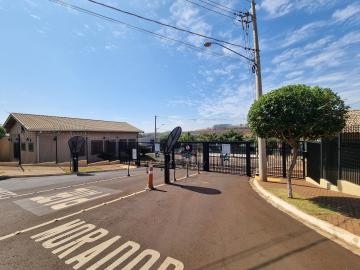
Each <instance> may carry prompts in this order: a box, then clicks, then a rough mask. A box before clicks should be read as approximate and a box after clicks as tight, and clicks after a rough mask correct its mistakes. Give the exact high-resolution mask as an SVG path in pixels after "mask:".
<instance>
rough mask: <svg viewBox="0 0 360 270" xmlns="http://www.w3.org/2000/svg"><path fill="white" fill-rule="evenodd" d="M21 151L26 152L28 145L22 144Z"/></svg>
mask: <svg viewBox="0 0 360 270" xmlns="http://www.w3.org/2000/svg"><path fill="white" fill-rule="evenodd" d="M21 151H26V143H21Z"/></svg>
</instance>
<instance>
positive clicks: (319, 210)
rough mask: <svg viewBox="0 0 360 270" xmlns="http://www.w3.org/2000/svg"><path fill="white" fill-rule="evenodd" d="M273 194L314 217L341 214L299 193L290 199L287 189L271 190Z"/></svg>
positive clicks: (294, 193)
mask: <svg viewBox="0 0 360 270" xmlns="http://www.w3.org/2000/svg"><path fill="white" fill-rule="evenodd" d="M269 191H270V192H271V193H273V194H274V195H276V196H277V197H279V198H280V199H282V200H284V201H286V202H287V203H290V204H292V205H294V206H296V207H297V208H299V209H300V210H302V211H304V212H306V213H308V214H310V215H313V216H322V215H337V214H339V213H338V212H337V211H336V210H335V211H333V210H332V209H329V208H328V207H327V208H324V207H321V206H319V205H318V204H316V203H314V202H312V201H311V200H310V199H307V198H305V197H303V196H301V195H300V194H299V193H296V192H293V196H294V198H293V199H290V198H288V196H287V190H286V189H278V188H271V189H269Z"/></svg>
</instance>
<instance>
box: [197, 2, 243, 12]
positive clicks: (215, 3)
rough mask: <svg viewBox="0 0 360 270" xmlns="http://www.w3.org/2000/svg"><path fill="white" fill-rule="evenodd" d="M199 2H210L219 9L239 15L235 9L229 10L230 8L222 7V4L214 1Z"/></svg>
mask: <svg viewBox="0 0 360 270" xmlns="http://www.w3.org/2000/svg"><path fill="white" fill-rule="evenodd" d="M199 1H201V2H210V3H213V4H214V5H216V6H218V7H219V9H220V8H223V10H228V12H232V13H237V11H236V10H235V9H232V8H229V7H227V6H225V5H222V4H220V3H218V2H216V1H212V0H199ZM209 5H210V4H209Z"/></svg>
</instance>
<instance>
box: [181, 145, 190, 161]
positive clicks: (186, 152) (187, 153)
mask: <svg viewBox="0 0 360 270" xmlns="http://www.w3.org/2000/svg"><path fill="white" fill-rule="evenodd" d="M183 156H184V157H185V158H188V159H189V158H191V156H192V145H191V144H186V145H185V146H184V151H183Z"/></svg>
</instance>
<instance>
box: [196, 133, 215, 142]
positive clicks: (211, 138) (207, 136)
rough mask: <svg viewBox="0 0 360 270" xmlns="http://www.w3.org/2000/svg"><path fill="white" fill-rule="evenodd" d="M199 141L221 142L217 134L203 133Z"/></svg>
mask: <svg viewBox="0 0 360 270" xmlns="http://www.w3.org/2000/svg"><path fill="white" fill-rule="evenodd" d="M197 139H198V141H201V142H214V141H218V140H219V136H218V135H217V134H216V133H203V134H200V135H199V136H198V138H197Z"/></svg>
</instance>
